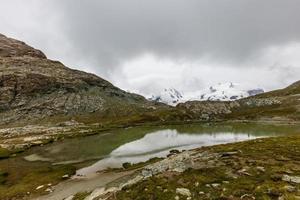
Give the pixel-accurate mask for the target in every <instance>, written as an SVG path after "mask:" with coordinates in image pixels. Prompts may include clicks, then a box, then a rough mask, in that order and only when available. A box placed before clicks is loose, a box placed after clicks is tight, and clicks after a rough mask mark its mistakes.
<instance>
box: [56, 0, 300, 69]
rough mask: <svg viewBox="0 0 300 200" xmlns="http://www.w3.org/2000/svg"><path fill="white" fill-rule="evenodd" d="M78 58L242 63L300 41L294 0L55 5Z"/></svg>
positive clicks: (91, 0)
mask: <svg viewBox="0 0 300 200" xmlns="http://www.w3.org/2000/svg"><path fill="white" fill-rule="evenodd" d="M56 5H57V10H56V12H57V11H60V12H61V16H62V18H61V20H62V24H63V27H62V28H63V32H64V33H65V34H67V37H68V38H69V39H70V40H71V43H72V44H73V48H74V49H76V52H77V53H78V55H82V56H89V57H90V58H91V59H94V60H95V62H96V63H98V64H99V65H100V66H104V67H108V68H109V67H112V66H115V65H118V64H119V63H120V62H122V61H123V60H127V59H129V58H132V57H135V56H138V55H140V54H142V53H148V52H151V53H153V54H156V55H159V56H160V57H169V58H173V59H176V58H187V59H194V58H200V57H201V56H203V55H211V56H213V57H214V58H215V59H220V60H221V59H223V60H227V61H244V60H245V59H247V58H249V56H253V55H255V53H256V52H257V51H258V50H260V49H261V48H264V47H268V46H270V45H280V44H284V43H287V42H292V41H299V40H300V26H299V20H300V12H299V7H300V1H295V0H284V1H282V0H264V1H260V0H241V1H236V0H222V1H219V0H201V1H199V0H189V1H186V0H175V1H174V0H151V1H143V0H127V1H124V0H101V1H97V0H87V1H80V0H77V1H74V0H65V1H60V0H59V1H56Z"/></svg>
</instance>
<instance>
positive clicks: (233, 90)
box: [149, 82, 264, 106]
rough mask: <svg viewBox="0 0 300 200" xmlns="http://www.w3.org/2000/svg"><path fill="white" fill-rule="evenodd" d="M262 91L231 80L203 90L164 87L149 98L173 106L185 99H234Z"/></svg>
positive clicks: (262, 91)
mask: <svg viewBox="0 0 300 200" xmlns="http://www.w3.org/2000/svg"><path fill="white" fill-rule="evenodd" d="M261 93H264V90H263V89H261V88H253V89H247V88H243V87H241V86H240V85H238V84H234V83H232V82H228V83H219V84H217V85H214V86H210V87H209V88H206V89H204V90H200V91H197V92H193V93H189V94H184V93H182V92H180V91H178V90H176V89H175V88H166V89H164V90H163V91H161V92H160V93H158V94H156V95H152V97H151V98H149V100H152V101H156V102H161V103H165V104H168V105H172V106H175V105H177V104H178V103H184V102H186V101H234V100H237V99H241V98H245V97H249V96H254V95H257V94H261Z"/></svg>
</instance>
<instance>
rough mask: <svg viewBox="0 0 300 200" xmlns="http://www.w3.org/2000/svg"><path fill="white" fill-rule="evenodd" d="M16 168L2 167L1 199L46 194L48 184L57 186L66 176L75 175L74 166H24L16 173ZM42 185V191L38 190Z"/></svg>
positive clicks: (0, 172)
mask: <svg viewBox="0 0 300 200" xmlns="http://www.w3.org/2000/svg"><path fill="white" fill-rule="evenodd" d="M14 167H15V166H12V165H9V166H0V197H1V199H7V200H8V199H14V198H15V199H21V198H23V197H24V196H28V195H33V196H35V195H37V194H39V195H40V194H46V193H47V192H45V190H46V189H47V188H48V187H49V186H47V184H49V183H51V184H52V185H54V184H57V183H58V182H60V181H62V180H63V178H62V176H63V175H65V174H69V175H71V174H74V173H75V168H74V167H72V166H67V165H65V166H46V165H44V164H41V165H36V166H35V167H27V166H23V167H22V168H19V169H18V171H17V172H16V171H14V169H10V168H14ZM40 185H44V187H43V188H42V189H39V190H36V188H37V187H38V186H40Z"/></svg>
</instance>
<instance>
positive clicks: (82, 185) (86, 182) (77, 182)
mask: <svg viewBox="0 0 300 200" xmlns="http://www.w3.org/2000/svg"><path fill="white" fill-rule="evenodd" d="M134 171H135V170H132V171H124V172H107V173H102V174H99V175H97V176H95V177H93V178H89V179H71V180H68V181H65V182H62V183H60V184H58V185H56V186H55V187H54V191H53V192H52V193H50V194H48V195H44V196H40V197H37V198H34V199H35V200H63V199H64V198H67V197H69V196H71V195H74V194H76V193H79V192H84V191H92V190H94V189H96V188H99V187H103V186H105V185H107V184H109V183H111V182H112V181H115V180H117V179H119V178H122V177H125V176H127V175H130V174H132V173H134Z"/></svg>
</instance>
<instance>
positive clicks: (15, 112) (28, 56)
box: [0, 34, 157, 124]
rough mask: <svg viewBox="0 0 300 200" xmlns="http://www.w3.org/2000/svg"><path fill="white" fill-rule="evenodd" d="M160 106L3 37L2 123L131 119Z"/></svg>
mask: <svg viewBox="0 0 300 200" xmlns="http://www.w3.org/2000/svg"><path fill="white" fill-rule="evenodd" d="M156 106H157V105H155V104H154V103H151V102H148V101H147V100H146V99H144V97H142V96H139V95H136V94H131V93H127V92H125V91H123V90H121V89H119V88H117V87H115V86H113V85H112V84H111V83H109V82H107V81H106V80H104V79H102V78H100V77H98V76H96V75H93V74H89V73H85V72H82V71H78V70H73V69H70V68H67V67H66V66H64V65H63V64H62V63H60V62H58V61H53V60H49V59H47V57H46V56H45V55H44V54H43V53H42V52H41V51H40V50H36V49H34V48H32V47H30V46H28V45H27V44H25V43H24V42H21V41H18V40H15V39H11V38H8V37H6V36H4V35H1V34H0V124H5V123H10V122H20V121H25V122H28V121H30V122H31V121H32V122H34V121H38V120H41V119H45V118H47V117H51V116H52V117H53V116H63V117H65V116H76V115H86V114H91V113H93V114H94V115H95V116H97V117H98V118H99V119H101V118H102V117H105V118H107V117H119V116H128V115H130V114H134V113H139V112H146V111H151V110H153V109H156Z"/></svg>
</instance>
